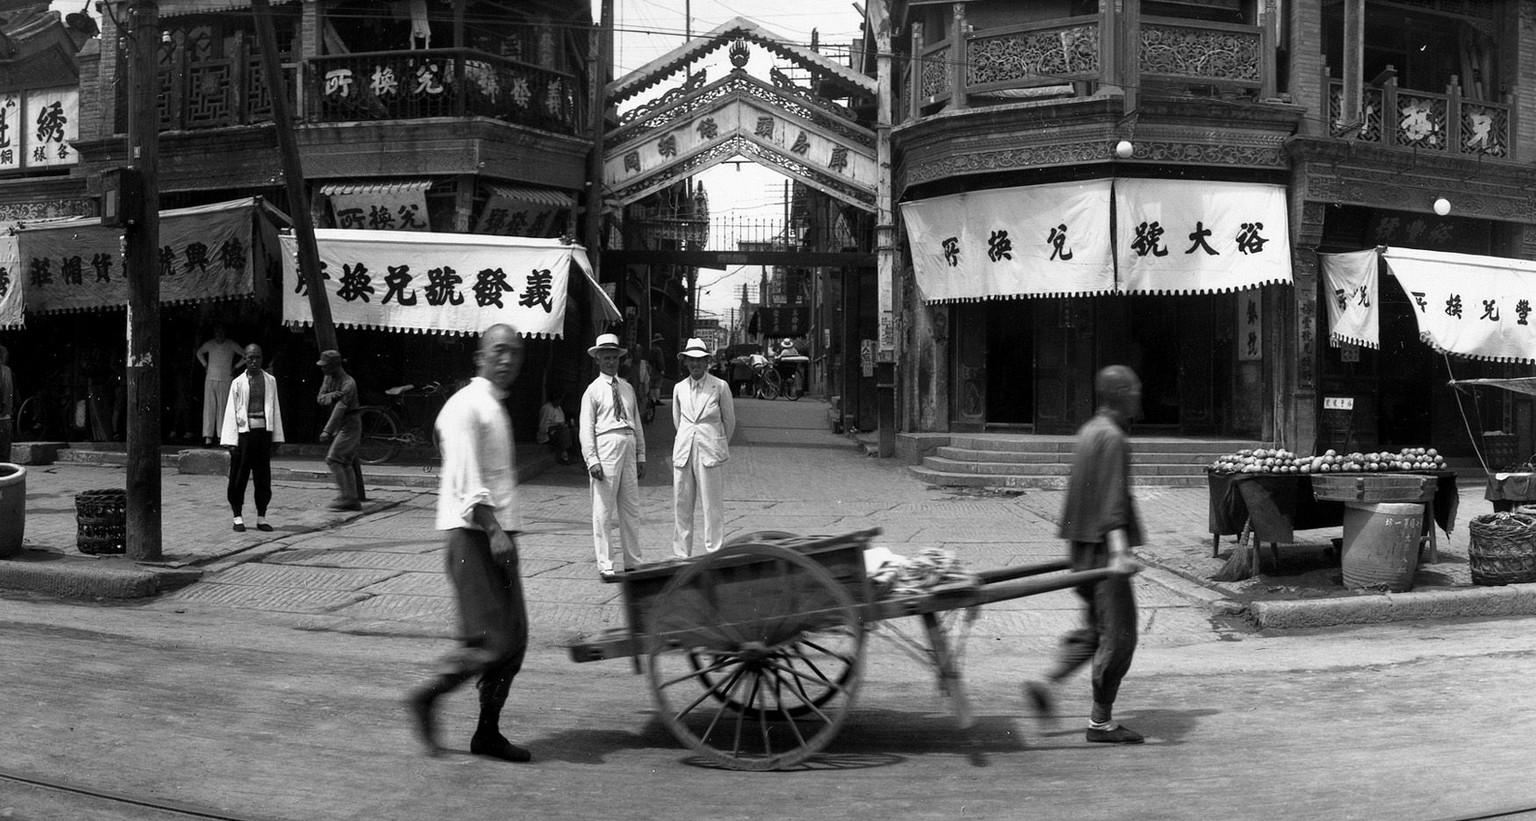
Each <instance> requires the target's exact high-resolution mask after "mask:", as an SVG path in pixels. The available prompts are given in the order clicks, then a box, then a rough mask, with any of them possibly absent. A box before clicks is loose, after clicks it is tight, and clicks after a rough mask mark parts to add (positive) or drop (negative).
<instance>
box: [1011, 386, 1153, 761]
mask: <svg viewBox="0 0 1536 821" xmlns="http://www.w3.org/2000/svg"><path fill="white" fill-rule="evenodd" d="M1094 388H1095V390H1096V392H1097V393H1098V395H1099V410H1098V413H1096V414H1095V415H1094V417H1093V418H1092V419H1090V420H1088V422H1087V423H1085V424H1084V425H1083V426H1082V427H1081V428H1079V429H1078V431H1077V443H1076V445H1075V446H1074V448H1073V454H1072V473H1071V477H1070V478H1069V479H1068V484H1067V496H1066V500H1065V503H1064V504H1063V505H1062V512H1061V521H1060V522H1059V527H1058V530H1057V535H1058V536H1060V537H1061V538H1063V539H1066V540H1067V541H1068V543H1069V548H1068V550H1069V556H1070V558H1071V562H1072V570H1074V571H1080V570H1091V569H1096V568H1105V567H1107V568H1109V569H1111V570H1113V571H1115V573H1114V575H1112V576H1110V577H1109V578H1107V579H1105V580H1103V581H1100V582H1095V583H1093V584H1088V585H1082V586H1080V587H1078V588H1077V595H1078V596H1080V597H1082V599H1083V602H1084V603H1085V605H1086V607H1085V609H1084V617H1085V623H1084V626H1083V627H1082V628H1080V629H1078V630H1074V631H1072V632H1071V633H1069V634H1068V635H1067V636H1066V637H1065V638H1064V639H1063V641H1062V648H1061V652H1060V654H1059V656H1058V661H1057V665H1056V669H1055V670H1054V671H1052V672H1051V674H1050V675H1049V677H1048V678H1047V679H1046V680H1045V681H1031V682H1026V684H1025V695H1026V697H1027V698H1028V699H1029V700H1030V702H1031V703H1032V704H1033V706H1034V708H1035V710H1036V712H1038V713H1040V714H1042V715H1050V714H1053V713H1054V711H1055V702H1056V687H1057V685H1058V684H1060V682H1062V681H1063V680H1064V679H1066V678H1067V676H1069V675H1071V674H1072V673H1073V672H1075V671H1076V670H1077V669H1078V668H1080V667H1082V666H1083V665H1084V664H1086V663H1088V662H1089V661H1090V660H1091V661H1092V662H1093V713H1092V715H1091V716H1090V718H1089V722H1088V733H1087V738H1088V740H1089V741H1094V742H1099V743H1106V744H1140V743H1141V742H1142V736H1141V734H1140V733H1138V732H1136V731H1134V730H1132V729H1130V728H1129V727H1124V726H1121V725H1120V724H1118V723H1116V722H1115V721H1114V706H1115V698H1116V696H1117V695H1118V694H1119V692H1120V682H1121V680H1122V679H1123V678H1125V674H1126V672H1127V671H1128V670H1129V669H1130V667H1131V658H1132V657H1133V656H1134V655H1135V653H1136V631H1137V628H1136V597H1135V594H1134V593H1133V592H1132V589H1131V576H1132V575H1133V574H1135V573H1136V572H1137V571H1138V570H1140V569H1141V568H1140V566H1139V565H1138V564H1137V563H1136V561H1135V559H1134V558H1133V557H1132V555H1131V548H1132V547H1133V546H1135V545H1139V544H1141V543H1142V529H1141V519H1140V516H1139V515H1138V514H1137V512H1136V502H1135V500H1134V499H1132V498H1131V487H1130V473H1131V448H1130V443H1129V442H1128V440H1127V438H1126V434H1125V426H1126V425H1127V424H1128V423H1129V422H1130V421H1131V420H1133V419H1136V418H1137V417H1139V416H1141V380H1140V379H1138V378H1137V377H1136V373H1135V372H1134V371H1132V370H1131V369H1130V368H1127V367H1125V366H1124V365H1111V366H1109V367H1107V368H1104V369H1103V370H1101V371H1099V373H1098V376H1097V378H1096V379H1095V380H1094Z"/></svg>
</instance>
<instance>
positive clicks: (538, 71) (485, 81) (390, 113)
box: [117, 41, 587, 136]
mask: <svg viewBox="0 0 1536 821" xmlns="http://www.w3.org/2000/svg"><path fill="white" fill-rule="evenodd" d="M231 51H232V52H233V53H232V54H231V56H227V57H224V56H221V57H194V56H189V55H187V54H186V52H184V51H181V50H177V51H176V52H175V53H174V54H173V55H172V56H170V57H169V58H167V57H166V54H165V53H162V66H161V72H160V85H161V91H160V124H161V128H163V129H165V130H167V131H195V130H199V129H209V128H223V127H229V126H237V125H248V124H251V123H261V122H270V121H271V119H272V98H271V91H270V89H269V88H268V86H267V83H266V82H265V76H264V73H263V71H262V68H261V60H260V59H258V58H257V57H256V55H255V53H254V52H255V50H254V48H252V47H250V46H248V45H247V44H246V43H245V42H244V41H237V42H236V44H235V47H234V48H233V49H231ZM167 59H169V60H170V64H166V60H167ZM301 86H302V91H303V94H300V93H299V92H300V90H301ZM283 87H284V88H285V89H287V90H288V93H289V100H290V101H291V102H293V103H294V110H295V111H296V112H299V113H300V114H301V115H302V116H303V118H304V119H305V120H306V121H308V122H311V123H316V122H323V123H335V122H354V121H360V120H387V119H421V118H427V117H488V118H491V119H496V120H501V121H503V122H508V123H513V124H517V125H522V126H527V127H529V128H534V129H539V130H542V131H550V132H554V133H558V134H567V135H576V136H579V135H582V134H583V133H584V129H585V127H586V126H585V122H586V119H587V116H586V111H585V108H584V105H583V104H582V103H581V102H580V100H582V99H584V98H585V96H586V95H585V93H584V92H583V91H582V90H581V89H579V88H578V87H577V83H576V81H575V78H574V77H573V76H572V75H570V74H566V73H563V72H559V71H552V70H550V69H546V68H542V67H540V66H536V65H532V64H530V63H523V62H519V61H516V60H509V59H506V58H504V57H499V56H496V55H493V54H488V53H486V52H482V51H476V50H473V49H429V50H415V51H381V52H369V53H357V54H347V55H336V56H324V57H319V58H315V59H313V60H309V61H307V62H304V63H302V64H288V65H285V68H284V82H283ZM118 96H119V99H118V101H117V103H118V106H119V108H118V114H119V116H118V119H117V121H118V122H119V123H126V122H127V119H126V108H125V106H126V94H121V93H120V94H119V95H118ZM300 100H302V101H303V105H302V106H301V105H300V104H299V101H300Z"/></svg>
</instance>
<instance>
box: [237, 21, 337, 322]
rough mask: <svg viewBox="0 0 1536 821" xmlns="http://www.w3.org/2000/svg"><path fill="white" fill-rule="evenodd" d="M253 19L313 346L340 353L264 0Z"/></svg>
mask: <svg viewBox="0 0 1536 821" xmlns="http://www.w3.org/2000/svg"><path fill="white" fill-rule="evenodd" d="M251 13H252V14H254V15H255V17H256V39H257V41H258V42H259V44H260V46H261V70H262V73H263V74H265V75H266V76H267V88H268V90H270V91H271V93H272V124H273V125H274V126H275V127H276V130H277V151H278V153H279V154H280V155H282V162H283V183H284V184H285V185H286V187H287V191H288V210H289V211H290V212H291V213H290V214H289V216H290V217H292V218H293V235H294V238H295V239H297V240H298V246H299V276H300V277H302V278H303V280H304V284H305V286H306V287H305V289H304V290H306V291H308V292H309V294H308V296H309V313H310V316H312V317H313V318H314V321H315V345H316V348H317V350H321V351H340V350H341V347H340V346H339V345H337V344H336V326H335V324H333V323H332V322H331V303H330V300H329V299H328V298H327V297H326V293H325V284H324V283H323V282H322V281H321V279H320V249H319V247H318V246H317V245H316V244H315V223H314V218H313V217H312V216H311V214H310V212H309V197H307V196H305V194H304V167H303V164H302V163H300V162H299V143H298V141H297V140H296V139H295V138H294V135H293V111H292V110H290V109H289V108H288V90H287V88H286V87H285V85H284V78H283V65H282V62H281V61H280V60H278V58H277V30H276V28H275V27H274V26H273V24H272V6H271V5H270V4H269V3H268V2H267V0H251Z"/></svg>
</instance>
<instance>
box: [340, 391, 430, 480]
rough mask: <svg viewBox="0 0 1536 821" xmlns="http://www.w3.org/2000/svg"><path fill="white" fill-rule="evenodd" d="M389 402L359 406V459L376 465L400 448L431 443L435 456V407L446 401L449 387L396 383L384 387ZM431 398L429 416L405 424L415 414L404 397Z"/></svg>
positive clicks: (416, 446) (387, 459) (411, 447)
mask: <svg viewBox="0 0 1536 821" xmlns="http://www.w3.org/2000/svg"><path fill="white" fill-rule="evenodd" d="M384 396H385V401H386V402H388V403H389V404H388V405H364V406H363V407H361V408H359V409H358V414H359V415H360V416H361V417H362V420H361V421H362V427H363V433H362V442H361V443H360V444H359V445H358V446H357V458H358V461H360V462H362V463H363V464H365V465H379V464H383V463H385V462H388V461H389V460H391V459H393V458H395V457H396V456H399V455H400V453H401V451H405V450H417V449H421V448H424V447H426V446H427V445H431V447H432V456H433V457H434V458H436V457H438V455H439V453H438V447H437V432H436V431H435V430H434V429H433V425H434V424H435V423H436V421H437V411H438V410H441V409H442V405H443V402H445V401H447V397H448V391H446V390H445V389H444V388H443V386H442V383H440V382H429V383H427V384H425V385H421V386H417V385H397V386H396V387H393V388H388V389H386V390H385V391H384ZM407 399H413V400H430V401H428V403H427V404H430V405H435V406H436V408H435V409H434V410H433V413H432V415H431V418H430V419H423V420H421V421H420V422H419V423H417V424H407V420H408V419H412V418H413V417H414V414H412V413H410V412H409V410H408V409H407V404H406V400H407Z"/></svg>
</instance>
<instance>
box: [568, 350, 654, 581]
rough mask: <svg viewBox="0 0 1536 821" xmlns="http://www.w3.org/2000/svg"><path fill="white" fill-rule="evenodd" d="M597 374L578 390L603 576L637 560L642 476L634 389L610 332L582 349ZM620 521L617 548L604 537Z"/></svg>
mask: <svg viewBox="0 0 1536 821" xmlns="http://www.w3.org/2000/svg"><path fill="white" fill-rule="evenodd" d="M587 353H588V354H589V355H591V357H592V358H593V359H595V360H597V369H598V375H597V378H596V379H594V380H592V384H590V385H588V386H587V390H586V392H585V393H583V394H582V396H581V422H580V431H581V457H582V459H584V460H586V463H587V474H588V475H589V476H591V485H592V541H593V543H594V545H595V547H596V549H597V570H598V573H599V574H600V575H601V576H602V577H603V579H604V580H605V581H606V580H612V579H613V578H614V574H615V573H618V572H621V571H624V570H633V569H635V568H636V567H638V566H639V565H640V480H641V479H644V478H645V426H644V425H642V424H640V408H639V406H638V405H637V404H636V402H635V390H634V388H633V387H631V386H630V384H629V383H628V382H625V381H624V380H622V379H620V378H619V360H620V359H621V358H623V356H624V354H625V350H624V348H623V347H621V346H620V345H619V338H618V337H617V336H615V335H614V334H602V335H600V336H599V337H598V338H597V344H595V345H593V346H592V347H590V348H588V349H587ZM615 518H617V519H618V524H619V545H620V547H621V548H622V555H621V554H620V551H619V550H615V549H614V545H613V543H612V541H611V540H610V539H609V531H610V530H611V529H612V527H613V520H614V519H615Z"/></svg>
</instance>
